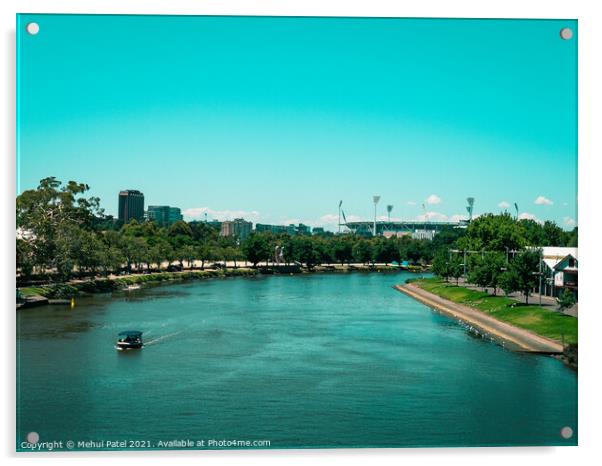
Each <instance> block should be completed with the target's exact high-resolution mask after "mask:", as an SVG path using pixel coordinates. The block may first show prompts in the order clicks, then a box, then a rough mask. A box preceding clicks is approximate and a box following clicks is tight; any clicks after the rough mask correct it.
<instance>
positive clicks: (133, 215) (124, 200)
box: [119, 189, 144, 223]
mask: <svg viewBox="0 0 602 466" xmlns="http://www.w3.org/2000/svg"><path fill="white" fill-rule="evenodd" d="M132 219H136V220H137V221H139V222H140V221H142V220H143V219H144V194H142V193H141V192H140V191H137V190H135V189H126V190H125V191H120V192H119V220H121V221H122V222H123V223H129V222H130V220H132Z"/></svg>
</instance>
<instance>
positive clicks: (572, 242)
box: [566, 227, 579, 248]
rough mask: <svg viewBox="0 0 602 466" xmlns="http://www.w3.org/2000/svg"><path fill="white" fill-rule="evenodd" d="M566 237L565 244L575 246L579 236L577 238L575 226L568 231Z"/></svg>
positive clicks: (570, 246)
mask: <svg viewBox="0 0 602 466" xmlns="http://www.w3.org/2000/svg"><path fill="white" fill-rule="evenodd" d="M567 236H568V238H567V243H566V245H567V246H568V247H569V248H576V247H577V246H578V245H579V244H578V243H579V241H578V240H579V238H578V236H579V235H578V234H577V227H575V228H573V231H571V232H570V233H568V235H567Z"/></svg>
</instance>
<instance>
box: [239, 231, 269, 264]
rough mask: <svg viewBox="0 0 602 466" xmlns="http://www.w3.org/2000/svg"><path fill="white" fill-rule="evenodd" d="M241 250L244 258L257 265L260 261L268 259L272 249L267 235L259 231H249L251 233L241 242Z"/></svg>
mask: <svg viewBox="0 0 602 466" xmlns="http://www.w3.org/2000/svg"><path fill="white" fill-rule="evenodd" d="M242 251H243V254H244V256H245V259H246V260H248V261H249V262H251V263H252V264H253V267H257V264H258V263H259V262H261V261H265V260H268V258H269V257H270V255H271V253H272V250H271V248H270V244H269V242H268V240H267V237H266V236H265V235H263V234H261V233H251V235H250V236H249V237H248V238H247V239H246V240H245V241H244V242H243V244H242Z"/></svg>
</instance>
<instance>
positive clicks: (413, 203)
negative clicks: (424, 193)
mask: <svg viewBox="0 0 602 466" xmlns="http://www.w3.org/2000/svg"><path fill="white" fill-rule="evenodd" d="M406 204H407V205H416V202H415V201H408V202H406Z"/></svg>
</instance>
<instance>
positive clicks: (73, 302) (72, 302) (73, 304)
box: [71, 298, 75, 309]
mask: <svg viewBox="0 0 602 466" xmlns="http://www.w3.org/2000/svg"><path fill="white" fill-rule="evenodd" d="M74 307H75V298H71V309H73V308H74Z"/></svg>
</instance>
